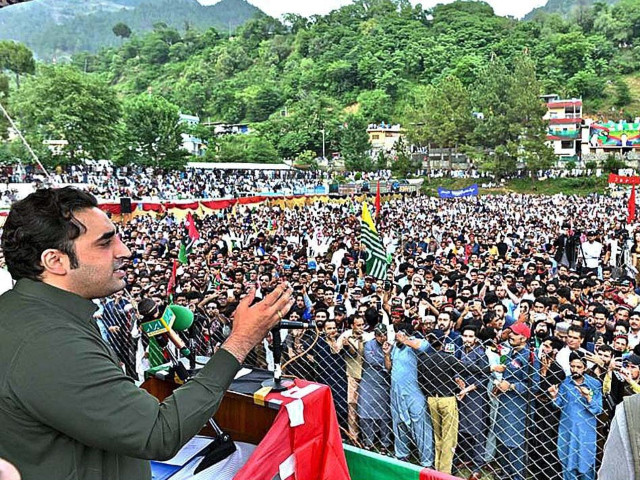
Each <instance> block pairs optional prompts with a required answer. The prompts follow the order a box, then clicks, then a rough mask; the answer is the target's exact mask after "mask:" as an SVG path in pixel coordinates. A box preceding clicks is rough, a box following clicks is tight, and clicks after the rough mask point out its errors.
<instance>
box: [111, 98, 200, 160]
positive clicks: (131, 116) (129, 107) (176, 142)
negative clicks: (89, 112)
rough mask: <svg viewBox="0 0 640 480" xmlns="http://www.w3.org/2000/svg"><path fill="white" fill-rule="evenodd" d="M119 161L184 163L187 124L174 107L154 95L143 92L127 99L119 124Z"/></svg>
mask: <svg viewBox="0 0 640 480" xmlns="http://www.w3.org/2000/svg"><path fill="white" fill-rule="evenodd" d="M121 128H122V130H121V139H120V149H119V155H118V160H119V163H123V164H127V163H135V164H139V165H149V166H154V167H162V168H180V167H182V166H184V163H185V161H186V157H187V152H186V151H185V150H184V149H183V148H182V134H183V133H184V132H185V130H186V127H185V125H184V124H182V123H180V113H179V109H178V107H177V106H175V105H174V104H172V103H171V102H169V101H168V100H165V99H164V98H163V97H160V96H157V95H147V94H142V95H138V96H137V97H133V98H131V99H129V100H127V101H126V102H125V104H124V117H123V123H122V125H121Z"/></svg>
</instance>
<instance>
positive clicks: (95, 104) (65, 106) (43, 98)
mask: <svg viewBox="0 0 640 480" xmlns="http://www.w3.org/2000/svg"><path fill="white" fill-rule="evenodd" d="M11 110H12V112H13V114H14V117H16V118H17V119H18V120H19V121H20V125H21V126H22V129H23V131H25V132H26V133H27V134H28V135H32V136H35V137H37V138H38V139H39V140H40V142H42V140H48V139H51V140H66V141H67V142H68V145H66V146H65V147H64V149H63V155H65V156H67V157H68V159H69V161H70V162H72V163H73V162H77V161H78V160H79V159H81V158H87V159H93V160H100V159H104V158H109V155H110V153H111V152H112V149H113V146H114V144H115V141H116V139H117V124H118V121H119V118H120V102H119V101H118V98H117V96H116V93H115V90H113V89H111V88H110V87H109V86H108V85H107V84H106V83H105V82H104V81H103V80H102V79H101V78H99V77H97V76H94V75H85V74H82V73H80V72H79V71H78V70H76V69H74V68H72V67H68V66H63V67H45V66H42V67H40V72H39V75H38V76H37V77H33V78H31V79H29V80H28V81H27V82H26V83H25V84H24V86H23V88H21V89H20V90H19V91H17V92H16V93H15V94H14V95H13V97H12V102H11ZM32 143H33V142H32Z"/></svg>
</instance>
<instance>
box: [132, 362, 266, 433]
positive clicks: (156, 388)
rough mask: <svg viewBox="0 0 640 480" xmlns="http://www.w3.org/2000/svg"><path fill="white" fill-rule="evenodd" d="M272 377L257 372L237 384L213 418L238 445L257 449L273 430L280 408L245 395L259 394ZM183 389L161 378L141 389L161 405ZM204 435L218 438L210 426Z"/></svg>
mask: <svg viewBox="0 0 640 480" xmlns="http://www.w3.org/2000/svg"><path fill="white" fill-rule="evenodd" d="M271 375H272V374H271V372H266V371H264V370H258V369H254V370H253V371H252V372H251V373H249V374H248V375H246V376H244V377H241V378H240V379H238V380H236V381H234V382H233V383H232V384H231V386H230V387H229V390H227V392H226V393H225V395H224V398H223V400H222V403H221V404H220V407H219V408H218V411H217V412H216V414H215V415H214V416H213V418H214V420H215V421H216V423H217V424H218V425H219V426H220V428H221V429H222V430H223V431H225V432H226V433H228V434H229V435H231V438H232V439H233V440H234V441H238V442H247V443H252V444H254V445H257V444H259V443H260V441H261V440H262V439H263V438H264V436H265V435H266V434H267V432H268V431H269V429H270V428H271V425H272V424H273V420H274V419H275V418H276V415H277V414H278V408H279V406H277V405H267V406H261V405H257V404H256V403H254V401H253V395H252V394H248V393H243V392H255V391H257V390H258V389H260V382H261V381H262V380H264V379H265V378H269V377H270V376H271ZM179 387H180V385H178V384H176V383H175V382H173V381H171V380H169V379H159V378H150V379H148V380H146V381H145V382H144V383H143V384H142V385H141V386H140V388H143V389H144V390H146V391H147V392H149V393H150V394H151V395H153V396H154V397H156V398H157V399H158V401H160V402H161V401H163V400H164V399H165V398H166V397H168V396H170V395H171V394H172V393H173V391H174V390H175V389H176V388H179ZM200 434H201V435H207V436H215V433H214V431H213V429H212V428H211V426H209V425H206V426H204V428H203V429H202V430H201V432H200Z"/></svg>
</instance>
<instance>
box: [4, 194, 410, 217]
mask: <svg viewBox="0 0 640 480" xmlns="http://www.w3.org/2000/svg"><path fill="white" fill-rule="evenodd" d="M368 198H369V197H368V196H367V195H366V194H362V195H358V196H353V197H352V198H333V197H330V196H328V195H305V196H293V195H289V196H280V197H267V196H264V195H257V196H253V197H242V198H229V199H223V200H186V201H184V202H166V203H159V202H140V201H138V202H132V205H131V206H132V208H133V212H132V213H131V214H127V215H122V214H120V203H115V202H105V203H101V204H100V205H99V207H100V208H101V209H102V210H103V211H104V212H107V213H109V214H110V215H111V219H112V220H113V221H115V222H120V221H123V220H127V221H129V220H131V219H132V218H135V217H138V216H153V217H155V216H156V215H161V214H164V213H165V212H166V213H170V214H172V215H173V216H174V217H175V218H176V219H177V220H178V221H183V220H184V219H185V218H186V217H187V215H189V213H192V214H197V215H199V216H209V215H216V214H217V213H218V212H219V211H220V210H224V209H227V208H232V207H236V206H237V205H246V206H247V207H250V206H251V207H252V206H256V205H259V204H262V203H265V204H267V205H269V206H272V207H276V206H277V207H280V208H281V209H283V210H285V209H291V208H295V207H304V206H307V205H313V204H314V203H317V202H322V203H329V202H331V203H337V204H345V203H354V202H355V203H362V202H364V201H366V200H367V199H368ZM372 198H373V197H371V199H372ZM400 198H402V195H400V194H394V195H383V196H382V199H381V200H382V202H389V201H391V200H398V199H400ZM0 218H1V217H0Z"/></svg>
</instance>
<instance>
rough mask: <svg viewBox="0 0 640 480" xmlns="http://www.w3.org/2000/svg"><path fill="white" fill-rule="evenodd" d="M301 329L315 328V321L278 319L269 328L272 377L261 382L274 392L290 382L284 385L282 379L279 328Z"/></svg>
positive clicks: (284, 387)
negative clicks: (271, 340) (277, 321)
mask: <svg viewBox="0 0 640 480" xmlns="http://www.w3.org/2000/svg"><path fill="white" fill-rule="evenodd" d="M283 328H284V329H288V330H302V329H307V328H316V324H315V322H297V321H292V320H280V323H279V324H278V325H276V326H275V327H274V328H272V329H271V337H272V339H273V342H272V343H271V350H273V378H270V379H268V380H265V381H264V382H262V386H263V387H271V390H273V391H274V392H282V391H284V390H286V389H287V388H288V387H289V385H290V384H291V383H290V382H289V383H287V384H286V385H285V384H284V383H283V381H282V368H281V366H280V361H281V360H282V338H281V337H280V330H281V329H283Z"/></svg>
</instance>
